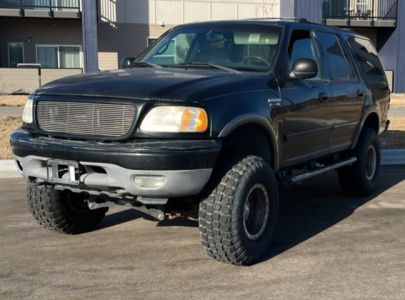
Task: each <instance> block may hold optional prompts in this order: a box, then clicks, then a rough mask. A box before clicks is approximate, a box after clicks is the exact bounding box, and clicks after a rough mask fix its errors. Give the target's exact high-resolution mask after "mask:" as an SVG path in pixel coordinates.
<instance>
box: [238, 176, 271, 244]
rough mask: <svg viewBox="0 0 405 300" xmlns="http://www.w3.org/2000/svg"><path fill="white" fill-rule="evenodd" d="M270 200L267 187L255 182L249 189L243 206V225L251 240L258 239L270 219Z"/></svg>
mask: <svg viewBox="0 0 405 300" xmlns="http://www.w3.org/2000/svg"><path fill="white" fill-rule="evenodd" d="M269 211H270V201H269V195H268V193H267V190H266V188H265V187H264V185H262V184H261V183H258V184H255V185H254V186H253V187H252V188H251V189H250V191H249V193H248V195H247V197H246V200H245V204H244V207H243V227H244V229H245V233H246V235H247V236H248V238H249V239H251V240H257V239H258V238H260V237H261V235H262V234H263V232H264V230H265V229H266V225H267V222H268V220H269Z"/></svg>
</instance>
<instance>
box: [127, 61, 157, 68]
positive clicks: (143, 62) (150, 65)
mask: <svg viewBox="0 0 405 300" xmlns="http://www.w3.org/2000/svg"><path fill="white" fill-rule="evenodd" d="M135 65H144V66H148V67H152V68H161V67H162V66H159V65H156V64H153V63H150V62H147V61H134V63H133V64H132V66H135Z"/></svg>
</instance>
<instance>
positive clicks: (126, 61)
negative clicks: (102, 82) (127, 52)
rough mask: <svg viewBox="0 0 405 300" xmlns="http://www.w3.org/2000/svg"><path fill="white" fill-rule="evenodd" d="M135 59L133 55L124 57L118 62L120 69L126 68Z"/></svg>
mask: <svg viewBox="0 0 405 300" xmlns="http://www.w3.org/2000/svg"><path fill="white" fill-rule="evenodd" d="M134 61H135V57H124V58H123V59H122V60H121V63H120V69H128V68H129V66H130V65H131V64H132V63H133V62H134Z"/></svg>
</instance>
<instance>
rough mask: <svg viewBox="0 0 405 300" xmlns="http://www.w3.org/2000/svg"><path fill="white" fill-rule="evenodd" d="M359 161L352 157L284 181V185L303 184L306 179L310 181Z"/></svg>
mask: <svg viewBox="0 0 405 300" xmlns="http://www.w3.org/2000/svg"><path fill="white" fill-rule="evenodd" d="M356 161H357V157H350V158H348V159H345V160H343V161H339V162H337V163H334V164H331V165H327V166H325V167H321V168H317V169H315V170H312V171H308V172H307V173H304V174H301V175H297V176H292V177H291V178H287V179H286V180H284V184H287V185H291V184H296V183H298V182H301V181H303V180H305V179H309V178H312V177H315V176H318V175H321V174H323V173H327V172H330V171H333V170H336V169H339V168H341V167H344V166H348V165H351V164H353V163H355V162H356Z"/></svg>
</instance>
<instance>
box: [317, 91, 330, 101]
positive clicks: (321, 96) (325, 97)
mask: <svg viewBox="0 0 405 300" xmlns="http://www.w3.org/2000/svg"><path fill="white" fill-rule="evenodd" d="M319 101H321V102H322V103H325V102H328V101H329V96H328V94H326V93H320V94H319Z"/></svg>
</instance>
